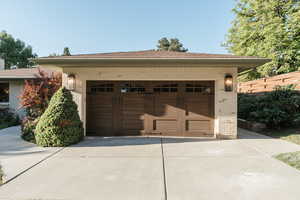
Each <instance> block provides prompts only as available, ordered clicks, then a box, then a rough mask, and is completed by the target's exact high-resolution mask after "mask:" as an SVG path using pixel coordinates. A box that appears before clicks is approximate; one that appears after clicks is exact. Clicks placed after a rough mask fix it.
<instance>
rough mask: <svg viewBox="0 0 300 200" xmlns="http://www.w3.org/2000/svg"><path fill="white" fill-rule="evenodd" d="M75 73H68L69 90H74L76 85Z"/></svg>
mask: <svg viewBox="0 0 300 200" xmlns="http://www.w3.org/2000/svg"><path fill="white" fill-rule="evenodd" d="M75 78H76V77H75V75H74V74H69V75H68V90H70V91H74V90H75V87H76V81H75Z"/></svg>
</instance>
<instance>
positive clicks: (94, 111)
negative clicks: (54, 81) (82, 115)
mask: <svg viewBox="0 0 300 200" xmlns="http://www.w3.org/2000/svg"><path fill="white" fill-rule="evenodd" d="M89 82H90V81H88V83H87V87H88V88H87V91H89V92H88V94H87V108H86V109H87V132H91V133H93V134H95V133H96V134H97V135H100V136H113V135H120V136H121V135H141V134H145V133H147V134H152V133H153V134H161V135H166V136H205V135H213V132H214V131H213V127H214V126H213V122H214V117H213V113H214V108H213V106H214V96H213V93H212V91H213V85H214V82H213V81H205V82H204V84H203V82H201V81H195V82H196V83H197V84H194V83H189V84H186V83H185V82H176V81H148V82H147V81H131V82H126V81H119V82H117V81H91V82H93V83H89ZM97 87H101V88H97ZM91 91H94V92H91ZM209 92H211V94H209ZM202 93H203V94H202ZM88 134H89V133H88Z"/></svg>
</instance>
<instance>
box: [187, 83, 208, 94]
mask: <svg viewBox="0 0 300 200" xmlns="http://www.w3.org/2000/svg"><path fill="white" fill-rule="evenodd" d="M185 92H187V93H200V94H212V92H213V90H212V87H211V86H205V85H201V84H186V88H185Z"/></svg>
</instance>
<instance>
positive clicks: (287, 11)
mask: <svg viewBox="0 0 300 200" xmlns="http://www.w3.org/2000/svg"><path fill="white" fill-rule="evenodd" d="M299 2H300V1H299V0H237V4H236V7H235V8H234V9H233V12H234V13H235V15H236V17H235V19H234V21H233V25H232V27H231V29H230V30H229V33H228V35H227V41H226V43H225V46H226V47H227V48H228V50H229V51H230V52H232V53H234V54H236V55H245V56H259V57H266V58H271V59H272V61H271V62H269V63H267V64H265V65H263V66H261V67H258V68H257V70H254V71H251V72H249V73H246V74H244V75H243V79H244V80H251V79H255V78H257V77H265V76H272V75H276V74H281V73H287V72H292V71H295V70H298V68H299V66H300V20H299V19H300V3H299Z"/></svg>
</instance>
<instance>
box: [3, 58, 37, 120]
mask: <svg viewBox="0 0 300 200" xmlns="http://www.w3.org/2000/svg"><path fill="white" fill-rule="evenodd" d="M37 75H38V68H24V69H11V70H4V61H3V60H2V61H0V108H9V109H10V111H12V112H15V113H16V114H18V115H19V116H20V117H21V118H22V117H23V116H24V110H23V109H21V108H20V103H19V98H18V97H19V96H20V94H21V93H22V91H23V88H24V83H25V80H32V79H36V78H37V77H38V76H37Z"/></svg>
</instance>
